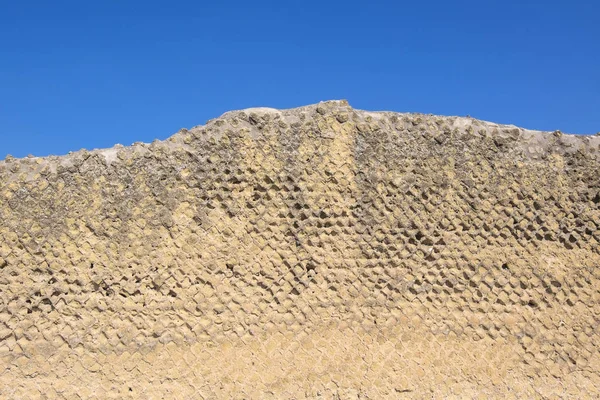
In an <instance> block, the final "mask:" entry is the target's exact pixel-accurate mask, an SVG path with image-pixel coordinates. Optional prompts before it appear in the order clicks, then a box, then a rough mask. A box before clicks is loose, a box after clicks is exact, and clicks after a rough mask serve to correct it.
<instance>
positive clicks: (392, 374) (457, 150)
mask: <svg viewBox="0 0 600 400" xmlns="http://www.w3.org/2000/svg"><path fill="white" fill-rule="evenodd" d="M599 158H600V137H598V136H588V137H578V136H573V135H564V134H561V133H560V132H535V131H528V130H524V129H520V128H517V127H514V126H505V125H497V124H492V123H488V122H482V121H478V120H475V119H471V118H458V117H436V116H430V115H421V114H398V113H391V112H382V113H374V112H366V111H358V110H354V109H352V108H351V107H350V106H349V105H348V104H347V103H346V102H344V101H332V102H325V103H320V104H318V105H313V106H308V107H303V108H297V109H293V110H283V111H279V110H273V109H249V110H245V111H236V112H231V113H227V114H225V115H223V116H222V117H221V118H218V119H215V120H212V121H209V122H208V123H207V124H206V125H205V126H198V127H195V128H193V129H190V130H182V131H180V132H178V133H177V134H175V135H174V136H173V137H172V138H170V139H169V140H167V141H164V142H158V141H157V142H154V143H152V144H149V145H148V144H136V145H134V146H131V147H123V146H120V147H115V148H113V149H110V150H95V151H79V152H75V153H72V154H70V155H68V156H64V157H48V158H26V159H20V160H18V159H7V160H6V161H3V162H0V398H2V399H45V398H49V399H55V398H65V399H79V398H81V399H90V398H98V399H123V398H125V399H126V398H135V399H192V398H204V399H212V398H234V399H249V398H256V399H258V398H295V399H302V398H342V399H346V398H501V399H513V398H514V399H517V398H573V399H580V398H594V397H596V396H597V395H598V393H600V355H599V352H598V346H599V345H600V334H599V326H598V325H599V322H600V291H599V288H600V281H599V280H600V268H599V267H600V171H599Z"/></svg>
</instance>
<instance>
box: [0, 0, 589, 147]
mask: <svg viewBox="0 0 600 400" xmlns="http://www.w3.org/2000/svg"><path fill="white" fill-rule="evenodd" d="M599 14H600V3H598V2H596V1H592V0H585V1H581V0H573V1H569V2H567V1H553V0H547V1H530V0H524V1H514V0H505V1H481V0H478V1H446V0H443V1H442V0H437V1H420V2H417V1H411V2H402V1H353V0H347V1H324V0H321V1H313V0H304V1H301V2H292V1H289V2H288V1H281V0H279V1H263V0H258V1H251V2H244V1H211V2H207V1H177V0H171V1H152V0H149V1H138V0H129V1H126V0H124V1H116V0H115V1H108V0H107V1H79V0H78V1H64V0H56V1H52V2H50V1H45V0H44V1H41V0H23V1H7V0H0V57H1V58H0V158H2V157H3V156H4V155H5V154H12V155H14V156H17V157H22V156H25V155H27V154H30V153H31V154H34V155H36V156H43V155H48V154H65V153H67V152H68V151H71V150H79V149H81V148H88V149H92V148H99V147H110V146H112V145H113V144H115V143H122V144H125V145H128V144H131V143H133V142H136V141H145V142H148V141H152V140H153V139H155V138H159V139H165V138H167V137H169V136H170V135H171V134H173V133H174V132H176V131H177V130H179V129H180V128H183V127H191V126H194V125H199V124H204V123H205V122H206V121H207V120H208V119H211V118H215V117H217V116H219V115H221V114H222V113H224V112H226V111H229V110H233V109H240V108H247V107H253V106H268V107H277V108H289V107H295V106H301V105H306V104H311V103H316V102H318V101H321V100H328V99H342V98H343V99H348V100H349V102H350V104H351V105H352V106H353V107H355V108H362V109H369V110H392V111H403V112H406V111H411V112H422V113H433V114H443V115H467V114H468V115H471V116H473V117H476V118H481V119H485V120H490V121H495V122H501V123H513V124H516V125H519V126H523V127H526V128H531V129H543V130H556V129H560V130H562V131H564V132H569V133H595V132H597V131H600V72H599V71H600V22H599V20H598V15H599Z"/></svg>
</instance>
